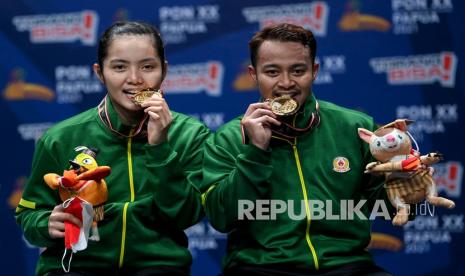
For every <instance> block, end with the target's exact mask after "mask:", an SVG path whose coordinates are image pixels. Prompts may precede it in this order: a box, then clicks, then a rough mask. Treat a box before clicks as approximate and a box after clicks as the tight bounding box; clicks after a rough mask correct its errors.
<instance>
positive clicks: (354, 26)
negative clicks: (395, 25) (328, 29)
mask: <svg viewBox="0 0 465 276" xmlns="http://www.w3.org/2000/svg"><path fill="white" fill-rule="evenodd" d="M360 6H361V4H360V1H354V0H350V1H348V2H347V3H346V11H345V12H344V14H343V15H342V18H341V19H340V20H339V23H338V26H339V29H340V30H342V31H345V32H352V31H380V32H387V31H389V29H390V28H391V23H390V22H389V21H388V20H386V19H384V18H382V17H380V16H377V15H372V14H365V13H362V11H361V8H360Z"/></svg>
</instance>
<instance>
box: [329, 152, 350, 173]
mask: <svg viewBox="0 0 465 276" xmlns="http://www.w3.org/2000/svg"><path fill="white" fill-rule="evenodd" d="M333 170H334V171H336V172H339V173H343V172H347V171H350V164H349V160H348V159H347V158H345V157H343V156H338V157H336V158H334V160H333Z"/></svg>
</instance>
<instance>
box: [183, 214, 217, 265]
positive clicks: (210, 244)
mask: <svg viewBox="0 0 465 276" xmlns="http://www.w3.org/2000/svg"><path fill="white" fill-rule="evenodd" d="M185 233H186V235H187V238H188V240H189V251H190V252H191V254H192V255H193V257H195V256H196V255H197V251H198V250H218V242H219V241H221V240H225V239H226V234H222V233H220V232H218V231H216V230H215V229H214V228H213V227H212V226H211V225H210V224H209V223H208V222H207V221H201V222H199V223H197V224H196V225H194V226H191V227H190V228H188V229H186V230H185Z"/></svg>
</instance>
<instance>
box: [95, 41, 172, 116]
mask: <svg viewBox="0 0 465 276" xmlns="http://www.w3.org/2000/svg"><path fill="white" fill-rule="evenodd" d="M107 53H108V54H107V56H106V58H105V59H104V60H103V68H100V66H99V65H98V64H94V71H95V73H96V74H97V75H98V76H99V78H100V80H101V81H102V82H103V84H104V85H105V86H106V89H107V91H108V94H109V96H110V98H111V100H112V103H113V106H114V107H115V109H116V111H117V112H118V113H119V114H120V116H122V117H123V118H122V119H123V120H128V121H132V120H131V118H124V117H128V116H129V117H130V116H132V115H131V114H132V113H134V112H136V113H140V111H141V110H142V109H141V107H140V106H138V105H136V104H135V103H134V102H133V101H132V97H133V95H134V93H135V92H137V91H138V90H141V89H144V88H155V89H159V88H160V86H161V83H162V81H163V78H164V72H166V70H163V66H165V65H164V64H161V61H160V57H159V55H158V53H157V50H156V49H155V48H154V43H153V40H152V38H151V37H150V36H148V35H121V36H117V37H115V38H114V39H113V40H112V41H111V43H110V44H109V46H108V51H107Z"/></svg>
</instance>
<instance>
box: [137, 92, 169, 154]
mask: <svg viewBox="0 0 465 276" xmlns="http://www.w3.org/2000/svg"><path fill="white" fill-rule="evenodd" d="M141 106H142V108H144V112H145V113H147V114H148V115H149V119H148V120H149V121H148V124H147V136H148V143H149V144H151V145H158V144H161V143H162V142H164V141H166V140H167V139H168V130H169V128H170V126H171V122H172V121H173V118H172V116H171V111H170V109H169V107H168V104H167V103H166V101H165V99H164V98H162V97H160V96H159V95H157V94H154V95H153V96H152V97H151V98H150V99H148V100H146V101H144V103H142V105H141Z"/></svg>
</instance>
